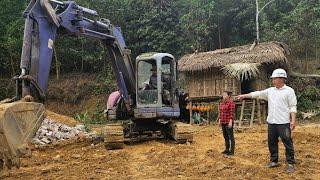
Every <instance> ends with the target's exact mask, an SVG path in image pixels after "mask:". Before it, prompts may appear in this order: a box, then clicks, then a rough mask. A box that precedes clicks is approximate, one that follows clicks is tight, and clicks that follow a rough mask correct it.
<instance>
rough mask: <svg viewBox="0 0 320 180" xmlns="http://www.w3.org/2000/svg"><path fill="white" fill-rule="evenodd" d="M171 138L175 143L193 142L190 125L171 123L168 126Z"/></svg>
mask: <svg viewBox="0 0 320 180" xmlns="http://www.w3.org/2000/svg"><path fill="white" fill-rule="evenodd" d="M170 129H171V136H172V137H173V139H174V140H175V141H176V142H177V143H186V142H192V141H193V130H192V126H191V125H190V124H185V123H182V122H173V123H171V124H170Z"/></svg>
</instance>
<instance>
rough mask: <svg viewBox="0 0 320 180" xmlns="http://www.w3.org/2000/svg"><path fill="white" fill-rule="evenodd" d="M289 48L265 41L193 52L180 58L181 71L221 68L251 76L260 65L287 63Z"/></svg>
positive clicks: (228, 72) (247, 76)
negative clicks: (254, 44) (256, 43)
mask: <svg viewBox="0 0 320 180" xmlns="http://www.w3.org/2000/svg"><path fill="white" fill-rule="evenodd" d="M289 52H290V51H289V48H288V46H287V45H286V44H284V43H281V42H275V41H272V42H264V43H259V44H258V45H256V46H253V45H251V44H249V45H244V46H238V47H232V48H226V49H218V50H215V51H209V52H200V53H193V54H188V55H185V56H183V57H182V58H181V59H180V60H179V66H178V68H179V71H182V72H189V71H203V70H209V69H211V68H219V69H221V70H222V71H224V72H225V73H226V74H228V75H231V76H236V77H238V78H239V79H240V78H245V79H247V78H250V77H251V76H257V75H258V74H259V70H258V67H259V66H260V65H262V64H265V63H271V64H274V63H280V64H284V65H285V64H287V58H286V56H287V55H289Z"/></svg>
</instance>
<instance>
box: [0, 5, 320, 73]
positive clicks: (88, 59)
mask: <svg viewBox="0 0 320 180" xmlns="http://www.w3.org/2000/svg"><path fill="white" fill-rule="evenodd" d="M268 1H269V0H260V1H259V3H260V7H262V6H263V5H264V4H265V3H267V2H268ZM77 3H78V4H80V5H83V6H85V7H89V8H91V9H95V10H97V11H98V12H99V14H100V16H101V17H106V18H109V19H110V20H111V22H112V23H113V24H115V25H118V26H120V27H121V28H122V31H123V33H124V35H125V38H126V42H127V45H128V47H129V48H130V49H131V50H132V56H133V58H134V57H136V56H137V55H138V54H140V53H142V52H147V51H161V52H169V53H172V54H174V55H175V56H176V57H180V56H181V55H183V54H185V53H190V52H193V51H207V50H214V49H217V48H225V47H231V46H236V45H243V44H246V43H251V42H252V41H253V40H254V39H255V1H253V0H174V1H173V0H77ZM27 4H28V2H27V1H25V0H1V1H0V7H1V10H0V18H1V20H0V26H1V28H0V41H1V43H0V59H1V61H0V72H1V73H0V76H12V75H13V74H16V73H19V72H18V69H19V60H20V53H21V45H22V36H23V34H22V32H23V31H22V30H23V25H24V23H23V22H24V20H23V18H22V16H21V14H22V11H23V10H24V8H25V7H26V5H27ZM260 29H261V32H260V33H261V36H262V41H268V40H277V41H283V42H286V43H287V44H289V46H290V47H291V48H292V50H293V51H292V52H294V54H295V55H296V56H297V57H303V58H309V57H315V56H319V55H318V53H317V48H319V47H317V45H318V46H319V44H320V32H318V31H319V29H320V2H319V0H275V1H274V2H272V3H270V5H269V6H267V7H266V8H265V9H264V10H263V12H262V13H261V14H260ZM56 52H57V53H56V54H57V59H58V61H59V62H60V64H59V63H58V64H57V65H60V66H61V71H62V73H63V72H70V71H87V72H90V71H91V72H92V71H96V70H101V62H102V61H104V59H105V57H106V56H105V52H104V49H103V47H102V46H101V45H100V44H99V43H92V42H90V41H89V40H87V39H85V38H83V37H77V38H74V37H68V36H63V37H60V38H58V40H57V41H56ZM53 62H55V61H53ZM105 64H108V63H107V62H105ZM55 67H56V64H54V65H53V69H54V68H55Z"/></svg>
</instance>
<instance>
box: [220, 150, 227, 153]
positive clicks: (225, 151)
mask: <svg viewBox="0 0 320 180" xmlns="http://www.w3.org/2000/svg"><path fill="white" fill-rule="evenodd" d="M228 152H229V151H228V150H224V151H222V152H221V153H222V154H227V153H228Z"/></svg>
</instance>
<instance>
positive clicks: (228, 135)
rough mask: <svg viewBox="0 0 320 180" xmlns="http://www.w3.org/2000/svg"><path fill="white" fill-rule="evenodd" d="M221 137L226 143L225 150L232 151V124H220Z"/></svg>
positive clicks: (233, 142) (233, 144) (233, 143)
mask: <svg viewBox="0 0 320 180" xmlns="http://www.w3.org/2000/svg"><path fill="white" fill-rule="evenodd" d="M221 127H222V132H223V137H224V141H225V145H226V150H227V151H229V152H231V153H234V146H235V141H234V136H233V126H232V127H231V128H229V127H228V124H221Z"/></svg>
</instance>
